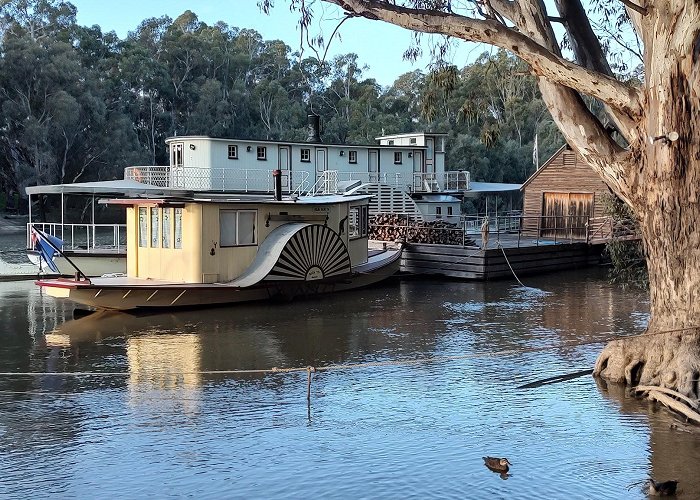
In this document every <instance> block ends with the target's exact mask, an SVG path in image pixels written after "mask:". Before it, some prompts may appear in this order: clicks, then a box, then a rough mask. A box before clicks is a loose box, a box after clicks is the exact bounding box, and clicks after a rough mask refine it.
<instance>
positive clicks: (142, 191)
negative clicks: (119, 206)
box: [25, 180, 192, 197]
mask: <svg viewBox="0 0 700 500" xmlns="http://www.w3.org/2000/svg"><path fill="white" fill-rule="evenodd" d="M25 191H26V192H27V194H28V195H32V194H79V195H85V196H87V195H105V196H147V197H148V196H164V195H167V196H188V195H190V196H191V194H192V192H191V191H185V190H181V189H170V188H165V187H160V186H153V185H151V184H143V183H141V182H136V181H131V180H114V181H95V182H76V183H73V184H50V185H46V186H28V187H27V188H26V189H25Z"/></svg>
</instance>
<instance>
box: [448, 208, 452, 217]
mask: <svg viewBox="0 0 700 500" xmlns="http://www.w3.org/2000/svg"><path fill="white" fill-rule="evenodd" d="M447 215H452V207H447Z"/></svg>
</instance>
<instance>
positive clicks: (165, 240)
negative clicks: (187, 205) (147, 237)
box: [161, 208, 173, 248]
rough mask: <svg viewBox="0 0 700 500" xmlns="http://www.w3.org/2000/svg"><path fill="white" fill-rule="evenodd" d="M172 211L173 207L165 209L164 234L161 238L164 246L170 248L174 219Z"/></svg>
mask: <svg viewBox="0 0 700 500" xmlns="http://www.w3.org/2000/svg"><path fill="white" fill-rule="evenodd" d="M172 212H173V209H172V208H164V209H163V235H162V238H161V244H162V245H163V248H170V224H171V221H172V220H173V217H172Z"/></svg>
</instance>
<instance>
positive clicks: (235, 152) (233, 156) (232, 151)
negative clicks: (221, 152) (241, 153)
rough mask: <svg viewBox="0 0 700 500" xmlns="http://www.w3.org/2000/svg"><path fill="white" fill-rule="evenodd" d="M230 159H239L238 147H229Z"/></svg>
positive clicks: (230, 145)
mask: <svg viewBox="0 0 700 500" xmlns="http://www.w3.org/2000/svg"><path fill="white" fill-rule="evenodd" d="M228 159H229V160H237V159H238V146H236V145H235V144H229V145H228Z"/></svg>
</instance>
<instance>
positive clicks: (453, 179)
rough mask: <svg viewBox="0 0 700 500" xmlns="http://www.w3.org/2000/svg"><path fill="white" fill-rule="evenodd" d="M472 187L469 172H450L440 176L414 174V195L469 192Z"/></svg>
mask: <svg viewBox="0 0 700 500" xmlns="http://www.w3.org/2000/svg"><path fill="white" fill-rule="evenodd" d="M469 187H470V176H469V172H466V171H462V170H460V171H449V172H443V173H442V174H438V173H435V172H413V185H412V186H411V189H412V190H413V192H414V193H439V192H441V191H467V190H468V189H469Z"/></svg>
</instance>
